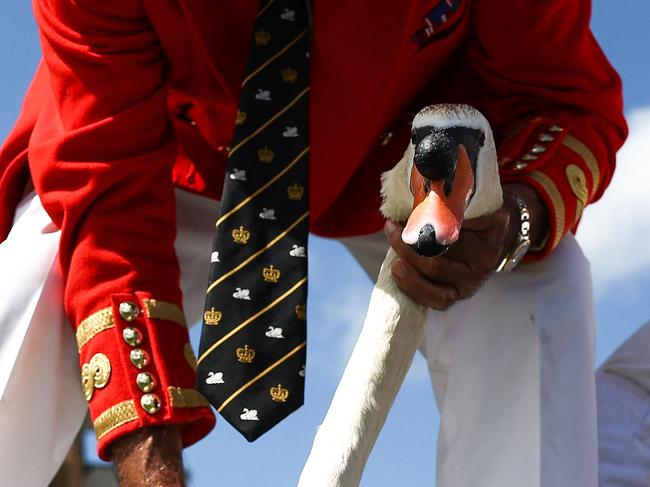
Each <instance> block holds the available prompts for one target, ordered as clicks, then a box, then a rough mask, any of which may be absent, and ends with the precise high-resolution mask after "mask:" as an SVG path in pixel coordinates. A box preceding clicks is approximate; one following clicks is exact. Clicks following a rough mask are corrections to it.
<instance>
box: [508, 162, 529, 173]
mask: <svg viewBox="0 0 650 487" xmlns="http://www.w3.org/2000/svg"><path fill="white" fill-rule="evenodd" d="M527 166H528V163H527V162H524V161H517V162H515V164H514V165H513V166H512V167H513V169H515V170H516V171H521V170H522V169H525V168H526V167H527Z"/></svg>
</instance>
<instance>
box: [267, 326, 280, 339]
mask: <svg viewBox="0 0 650 487" xmlns="http://www.w3.org/2000/svg"><path fill="white" fill-rule="evenodd" d="M265 335H266V336H267V337H269V338H284V336H283V335H282V328H280V327H273V326H269V329H268V330H266V333H265Z"/></svg>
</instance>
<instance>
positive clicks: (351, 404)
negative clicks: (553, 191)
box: [298, 105, 503, 487]
mask: <svg viewBox="0 0 650 487" xmlns="http://www.w3.org/2000/svg"><path fill="white" fill-rule="evenodd" d="M381 191H382V198H383V202H382V206H381V211H382V213H383V215H384V216H385V217H386V218H389V219H391V220H395V221H398V222H402V223H405V226H404V231H403V233H402V240H403V241H404V242H405V243H407V244H409V245H411V246H412V247H413V248H414V249H415V250H416V252H418V253H420V254H422V255H427V256H434V255H439V254H441V253H442V252H444V251H445V250H446V249H447V247H448V246H449V245H452V244H453V243H454V242H455V240H456V239H457V238H458V233H459V230H460V225H461V222H462V220H463V218H468V219H469V218H476V217H478V216H481V215H485V214H488V213H491V212H494V211H496V210H497V209H499V208H500V207H501V205H502V202H503V199H502V197H503V195H502V192H501V184H500V181H499V174H498V164H497V158H496V150H495V145H494V139H493V136H492V131H491V129H490V125H489V123H488V121H487V120H486V119H485V117H484V116H483V115H482V114H481V113H480V112H479V111H478V110H476V109H475V108H473V107H470V106H468V105H432V106H428V107H426V108H424V109H422V110H421V111H420V112H419V113H418V114H417V115H416V116H415V118H414V119H413V124H412V137H411V141H410V143H409V145H408V147H407V149H406V151H405V153H404V155H403V157H402V159H401V160H400V161H399V162H398V163H397V165H396V166H395V167H394V168H393V169H391V170H390V171H388V172H386V173H384V174H383V175H382V190H381ZM396 258H397V257H396V254H395V252H394V251H393V249H392V248H389V249H388V252H387V254H386V257H385V259H384V262H383V264H382V266H381V269H380V271H379V277H378V278H377V282H376V284H375V287H374V289H373V291H372V295H371V297H370V303H369V306H368V312H367V315H366V319H365V322H364V325H363V328H362V330H361V333H360V335H359V338H358V340H357V343H356V345H355V348H354V350H353V352H352V355H351V357H350V360H349V361H348V364H347V366H346V368H345V371H344V372H343V376H342V378H341V381H340V383H339V385H338V387H337V390H336V392H335V394H334V398H333V399H332V403H331V405H330V408H329V410H328V412H327V414H326V416H325V419H324V420H323V423H322V425H321V426H320V428H319V429H318V431H317V433H316V436H315V438H314V442H313V445H312V449H311V452H310V454H309V457H308V459H307V462H306V463H305V466H304V468H303V470H302V473H301V476H300V479H299V481H298V487H353V486H358V484H359V481H360V479H361V475H362V474H363V469H364V467H365V464H366V461H367V459H368V456H369V455H370V452H371V450H372V448H373V446H374V444H375V440H376V439H377V436H378V435H379V431H380V430H381V428H382V426H383V425H384V422H385V420H386V416H387V415H388V411H389V410H390V407H391V406H392V404H393V401H394V399H395V396H396V395H397V392H398V390H399V388H400V386H401V384H402V382H403V380H404V377H405V375H406V372H407V371H408V369H409V367H410V366H411V362H412V361H413V356H414V355H415V351H416V349H417V347H418V345H419V343H420V341H421V339H422V336H423V332H424V326H425V322H426V315H427V312H428V308H426V307H424V306H421V305H420V304H418V303H416V302H415V301H413V300H411V299H410V298H409V297H408V296H407V295H406V294H404V293H403V292H402V291H401V290H400V289H399V288H398V287H397V285H396V284H395V282H394V281H393V279H392V276H391V271H390V268H391V265H392V264H393V262H395V260H396Z"/></svg>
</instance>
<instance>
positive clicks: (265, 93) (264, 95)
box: [255, 89, 271, 101]
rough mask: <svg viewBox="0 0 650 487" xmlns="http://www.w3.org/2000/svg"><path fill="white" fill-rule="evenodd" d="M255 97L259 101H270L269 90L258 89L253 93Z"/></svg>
mask: <svg viewBox="0 0 650 487" xmlns="http://www.w3.org/2000/svg"><path fill="white" fill-rule="evenodd" d="M255 99H256V100H261V101H271V91H270V90H262V89H258V90H257V93H255Z"/></svg>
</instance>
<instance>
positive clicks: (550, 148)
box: [499, 117, 611, 259]
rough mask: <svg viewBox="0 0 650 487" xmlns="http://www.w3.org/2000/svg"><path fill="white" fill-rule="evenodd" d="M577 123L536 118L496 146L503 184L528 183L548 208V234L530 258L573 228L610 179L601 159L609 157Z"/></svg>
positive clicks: (538, 255) (547, 249) (543, 252)
mask: <svg viewBox="0 0 650 487" xmlns="http://www.w3.org/2000/svg"><path fill="white" fill-rule="evenodd" d="M575 125H576V124H573V125H572V124H571V122H570V121H567V120H564V121H563V120H559V119H557V120H556V119H552V118H551V117H537V118H534V119H532V120H530V121H528V122H526V123H524V124H521V125H519V126H518V127H516V128H515V129H513V131H512V134H511V135H510V136H506V138H505V140H504V141H503V142H502V144H501V146H500V148H499V165H500V173H501V179H502V182H503V183H510V182H521V183H525V184H528V185H529V186H531V187H533V188H534V189H535V190H536V191H537V193H538V194H539V196H540V197H541V198H542V200H543V201H544V203H545V204H546V206H547V208H548V216H549V233H548V237H547V238H546V240H545V243H544V246H543V248H541V249H537V251H536V252H534V253H532V255H531V257H532V258H533V259H534V258H541V257H544V256H545V255H547V254H548V253H550V252H551V251H552V250H553V249H554V248H555V247H557V245H558V244H559V243H560V241H561V240H562V237H563V236H564V235H565V234H566V233H567V232H569V231H575V229H576V227H577V224H578V222H579V221H580V218H581V216H582V211H583V210H584V208H585V206H586V205H587V204H589V203H590V202H592V201H594V200H595V199H597V198H598V197H599V196H600V194H601V193H602V188H604V187H605V186H606V185H607V183H608V182H609V179H610V177H611V170H609V168H608V166H607V165H606V164H605V163H603V162H599V161H606V160H607V154H606V149H605V147H604V145H603V144H602V143H598V142H597V141H595V140H593V139H594V136H593V135H592V136H591V137H589V132H587V131H583V132H582V133H581V130H580V129H579V128H576V126H575ZM592 133H593V131H592ZM586 139H589V140H587V142H585V141H584V140H586ZM587 144H588V145H587Z"/></svg>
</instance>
